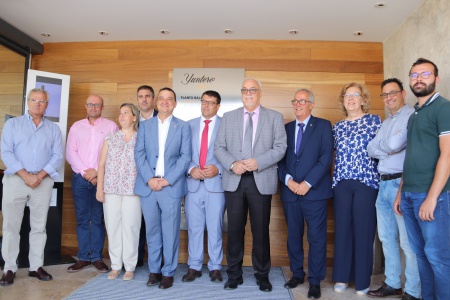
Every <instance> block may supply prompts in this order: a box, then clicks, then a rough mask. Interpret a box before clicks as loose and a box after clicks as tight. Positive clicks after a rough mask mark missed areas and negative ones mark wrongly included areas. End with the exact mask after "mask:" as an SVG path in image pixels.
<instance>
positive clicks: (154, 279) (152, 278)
mask: <svg viewBox="0 0 450 300" xmlns="http://www.w3.org/2000/svg"><path fill="white" fill-rule="evenodd" d="M161 279H162V274H161V273H150V275H148V281H147V286H153V285H157V284H158V283H160V282H161Z"/></svg>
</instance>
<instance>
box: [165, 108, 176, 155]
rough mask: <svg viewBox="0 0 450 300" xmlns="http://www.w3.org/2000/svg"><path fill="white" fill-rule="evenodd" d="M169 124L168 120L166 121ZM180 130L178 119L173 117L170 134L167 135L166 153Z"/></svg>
mask: <svg viewBox="0 0 450 300" xmlns="http://www.w3.org/2000/svg"><path fill="white" fill-rule="evenodd" d="M166 122H167V120H166ZM177 130H178V119H177V118H175V117H173V116H172V120H171V121H170V127H169V132H168V133H167V139H166V146H165V147H164V151H167V149H168V148H169V145H170V143H171V142H172V140H173V138H174V137H175V132H177Z"/></svg>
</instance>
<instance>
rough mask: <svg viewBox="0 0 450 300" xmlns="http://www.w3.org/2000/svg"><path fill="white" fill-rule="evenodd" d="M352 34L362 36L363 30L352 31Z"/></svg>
mask: <svg viewBox="0 0 450 300" xmlns="http://www.w3.org/2000/svg"><path fill="white" fill-rule="evenodd" d="M353 35H354V36H363V35H364V32H362V31H355V32H353Z"/></svg>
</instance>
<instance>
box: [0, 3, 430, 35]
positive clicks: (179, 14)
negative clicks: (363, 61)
mask: <svg viewBox="0 0 450 300" xmlns="http://www.w3.org/2000/svg"><path fill="white" fill-rule="evenodd" d="M380 2H382V3H385V6H384V7H383V8H378V7H375V5H376V4H377V3H380ZM423 2H424V0H379V1H377V0H340V1H339V0H222V1H218V0H127V1H119V0H0V18H2V19H3V20H5V21H6V22H8V23H10V24H11V25H13V26H14V27H16V28H18V29H19V30H21V31H22V32H24V33H26V34H27V35H29V36H31V37H32V38H34V39H36V40H37V41H39V42H41V43H53V42H81V41H120V40H199V39H200V40H201V39H225V40H226V39H233V40H235V39H245V40H252V39H267V40H328V41H364V42H383V41H384V40H385V39H386V38H388V37H389V36H390V34H392V33H393V32H394V31H395V30H396V29H397V28H398V27H399V26H400V25H401V24H402V23H403V22H404V20H405V19H406V18H407V17H408V16H409V15H411V14H412V13H413V12H414V11H415V10H416V9H418V8H419V6H420V5H421V4H422V3H423ZM224 29H232V30H233V31H234V32H233V33H232V34H229V35H227V34H225V33H223V30H224ZM291 29H294V30H298V34H296V35H291V34H289V33H288V31H289V30H291ZM160 30H168V31H169V32H170V33H169V34H166V35H163V34H161V33H160ZM99 31H108V32H109V35H107V36H100V35H99V34H98V32H99ZM355 31H362V32H364V35H363V36H359V37H357V36H354V35H353V33H354V32H355ZM42 32H46V33H49V34H50V35H51V36H50V37H42V36H41V33H42Z"/></svg>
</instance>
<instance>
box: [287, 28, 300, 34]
mask: <svg viewBox="0 0 450 300" xmlns="http://www.w3.org/2000/svg"><path fill="white" fill-rule="evenodd" d="M289 33H290V34H297V33H298V30H295V29H291V30H289Z"/></svg>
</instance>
